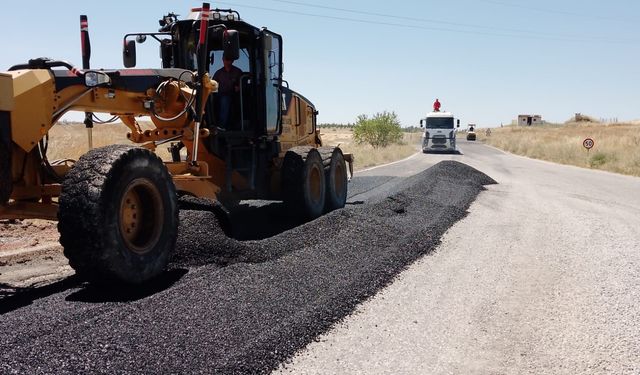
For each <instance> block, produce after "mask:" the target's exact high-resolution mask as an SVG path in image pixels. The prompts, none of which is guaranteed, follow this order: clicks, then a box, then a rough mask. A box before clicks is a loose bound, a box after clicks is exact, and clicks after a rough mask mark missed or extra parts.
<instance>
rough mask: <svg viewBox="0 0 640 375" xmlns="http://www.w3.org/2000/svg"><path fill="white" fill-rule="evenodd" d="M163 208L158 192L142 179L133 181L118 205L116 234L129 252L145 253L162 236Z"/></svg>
mask: <svg viewBox="0 0 640 375" xmlns="http://www.w3.org/2000/svg"><path fill="white" fill-rule="evenodd" d="M163 212H164V205H163V202H162V198H161V195H160V192H159V191H158V189H157V188H156V187H155V186H154V185H153V184H152V183H151V182H149V181H148V180H146V179H136V180H133V181H132V182H131V183H130V184H129V185H128V186H127V188H126V189H125V191H124V194H123V195H122V201H121V202H120V232H121V234H122V238H123V240H124V243H125V245H126V246H127V247H128V248H129V249H130V250H131V251H133V252H135V253H138V254H145V253H147V252H149V251H150V250H151V249H152V248H153V247H154V246H155V244H156V243H157V242H158V239H159V238H160V234H161V232H162V219H163Z"/></svg>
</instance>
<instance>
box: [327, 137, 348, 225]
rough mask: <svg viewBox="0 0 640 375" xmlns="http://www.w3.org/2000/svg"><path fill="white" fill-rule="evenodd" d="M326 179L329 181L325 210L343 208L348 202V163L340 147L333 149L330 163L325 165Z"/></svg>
mask: <svg viewBox="0 0 640 375" xmlns="http://www.w3.org/2000/svg"><path fill="white" fill-rule="evenodd" d="M324 170H325V180H326V183H327V188H326V191H327V197H326V200H325V212H329V211H333V210H337V209H338V208H343V207H344V205H345V204H346V203H347V181H348V179H347V165H346V163H345V161H344V155H343V154H342V150H340V149H339V148H337V147H336V148H335V149H333V152H332V153H331V159H330V160H329V165H328V166H327V165H325V167H324Z"/></svg>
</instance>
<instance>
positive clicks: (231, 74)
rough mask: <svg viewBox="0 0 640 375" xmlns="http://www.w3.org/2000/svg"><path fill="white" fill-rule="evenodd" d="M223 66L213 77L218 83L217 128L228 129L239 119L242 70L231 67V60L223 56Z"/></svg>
mask: <svg viewBox="0 0 640 375" xmlns="http://www.w3.org/2000/svg"><path fill="white" fill-rule="evenodd" d="M222 62H223V64H224V66H223V67H222V68H220V69H218V71H217V72H215V74H214V75H213V80H214V81H216V82H218V100H219V106H218V121H219V122H218V126H219V127H221V128H224V129H230V127H232V126H233V125H234V123H235V122H236V121H238V120H239V118H240V112H239V108H240V105H239V99H240V97H239V92H240V78H241V76H242V70H241V69H240V68H238V67H235V66H234V65H233V60H232V59H230V58H228V57H227V56H224V57H223V58H222Z"/></svg>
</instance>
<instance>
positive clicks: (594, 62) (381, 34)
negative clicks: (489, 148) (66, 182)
mask: <svg viewBox="0 0 640 375" xmlns="http://www.w3.org/2000/svg"><path fill="white" fill-rule="evenodd" d="M211 4H212V7H215V6H219V7H220V8H229V7H232V8H234V9H236V10H238V11H239V12H240V14H241V15H242V17H243V18H244V19H245V20H246V21H248V22H250V23H252V24H254V25H256V26H266V27H268V28H269V29H271V30H273V31H275V32H278V33H280V34H282V35H283V38H284V45H283V48H284V60H285V70H284V74H285V79H287V80H288V81H289V82H290V84H291V86H292V88H294V89H295V90H297V91H299V92H301V93H302V94H303V95H305V96H306V97H308V98H309V99H311V100H312V101H313V102H314V104H315V105H316V106H317V107H318V109H319V111H320V116H319V121H320V122H342V123H346V122H353V121H355V118H356V116H357V115H359V114H361V113H366V114H372V113H375V112H379V111H383V110H388V111H395V112H396V113H398V115H399V117H400V120H401V122H402V123H403V125H404V126H409V125H416V124H417V123H418V120H419V119H420V117H424V115H425V114H426V112H428V111H429V110H430V107H431V103H432V102H433V100H434V99H435V98H436V97H437V98H439V99H440V101H441V102H442V103H443V109H445V110H449V111H452V112H454V114H455V115H456V116H457V117H459V118H460V119H461V122H462V123H463V124H465V123H469V122H475V123H478V124H480V125H481V126H499V125H500V123H505V124H507V123H509V122H510V121H511V120H512V119H514V118H515V117H516V116H517V114H519V113H535V114H541V115H542V116H543V118H544V119H546V120H548V121H557V122H561V121H565V120H567V119H568V118H570V117H571V116H572V115H573V114H574V113H575V112H581V113H584V114H589V115H592V116H595V117H602V118H613V117H617V118H618V119H620V120H632V119H640V105H639V103H638V102H639V100H638V99H640V63H639V62H640V2H639V1H632V0H618V1H591V0H586V1H577V0H566V1H550V0H538V1H535V2H532V1H523V0H520V1H515V0H512V1H510V0H449V1H440V2H436V1H431V0H424V1H409V0H407V1H403V0H397V1H395V2H392V3H391V2H378V1H364V0H352V1H338V0H322V1H321V0H291V1H289V0H239V1H232V0H229V1H224V2H222V1H220V2H214V1H211ZM199 5H201V3H198V2H186V1H168V0H155V1H115V0H114V1H105V2H96V1H82V2H81V1H73V0H71V1H60V2H57V1H56V2H53V1H29V2H27V1H23V2H17V1H10V2H4V3H3V11H4V12H3V13H4V15H5V17H3V29H4V30H5V32H4V33H3V36H2V39H1V40H2V50H3V53H2V54H1V55H0V69H2V70H5V69H7V68H8V67H10V66H11V65H14V64H17V63H22V62H26V61H27V60H28V59H29V58H33V57H39V56H47V57H51V58H56V59H64V60H68V61H70V62H72V63H75V64H76V65H78V66H80V65H81V56H80V41H79V15H80V14H87V15H88V17H89V29H90V33H91V43H92V50H93V51H92V67H95V68H98V67H104V68H117V67H122V58H121V48H122V36H123V35H124V34H125V33H127V32H137V31H157V28H158V22H157V20H158V19H159V18H160V17H161V16H162V15H163V14H165V13H167V12H169V11H173V12H176V13H178V14H180V15H183V16H186V14H187V13H188V10H189V8H190V7H193V6H199ZM381 14H384V15H386V16H380V15H381ZM145 47H146V48H141V49H139V51H138V67H145V66H147V67H157V66H159V58H158V52H157V50H156V49H155V45H153V44H152V43H149V42H148V43H146V44H145ZM78 118H79V117H78Z"/></svg>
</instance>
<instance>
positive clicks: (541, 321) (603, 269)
mask: <svg viewBox="0 0 640 375" xmlns="http://www.w3.org/2000/svg"><path fill="white" fill-rule="evenodd" d="M461 150H462V152H463V154H464V155H462V156H445V157H444V158H452V159H459V160H461V161H463V162H465V163H467V164H469V165H471V166H473V167H475V168H477V169H478V170H480V171H483V172H485V173H486V174H488V175H489V176H491V177H492V178H494V179H495V180H496V181H498V183H499V184H498V185H491V186H489V187H488V190H487V191H485V192H482V193H481V194H480V196H479V197H478V199H477V200H476V201H475V202H474V204H473V205H472V206H471V208H470V214H469V215H468V216H467V217H466V218H465V219H463V220H461V221H459V222H458V223H457V224H455V225H454V226H453V227H452V228H450V229H449V231H448V232H447V233H446V234H445V236H444V237H443V242H442V244H441V245H440V246H439V247H438V248H437V250H436V252H435V254H433V255H429V256H425V257H423V258H422V259H421V260H419V261H417V262H416V263H414V264H413V265H412V266H411V267H410V268H409V269H408V270H406V271H405V272H403V273H402V274H401V275H400V276H399V277H398V278H397V279H396V281H395V282H394V283H393V284H392V285H390V286H389V287H387V288H386V289H384V290H383V291H382V292H381V293H378V294H377V295H376V296H375V297H373V298H372V299H370V300H369V301H367V302H365V303H364V304H362V305H360V306H359V307H358V309H357V311H356V313H355V314H353V315H351V316H350V317H349V318H347V319H345V320H344V322H343V323H342V324H340V325H338V326H337V327H334V328H333V329H332V330H331V331H330V332H329V333H327V334H325V335H323V336H321V337H320V338H319V340H318V341H317V342H314V343H312V344H311V345H309V346H308V347H307V348H306V349H305V350H304V351H302V352H300V353H299V354H298V355H297V356H296V357H295V358H294V359H293V361H292V363H289V364H287V365H286V367H281V369H280V371H281V372H283V373H290V372H291V373H301V374H321V373H345V374H346V373H367V374H375V373H389V374H400V373H407V374H450V373H451V374H525V373H527V374H578V373H588V374H602V373H615V374H638V373H640V303H638V301H640V231H639V230H638V228H640V178H632V177H626V176H620V175H615V174H610V173H606V172H599V171H590V170H585V169H580V168H575V167H569V166H560V165H556V164H551V163H546V162H541V161H535V160H531V159H526V158H521V157H517V156H513V155H510V154H505V153H503V152H500V151H498V150H495V149H493V148H490V147H487V146H484V145H481V144H475V143H464V142H462V144H461ZM442 158H443V157H442V156H435V155H416V156H415V157H414V158H412V159H411V160H410V162H411V163H414V165H422V164H429V163H433V162H434V161H436V160H440V159H442ZM406 165H407V164H405V163H401V164H397V165H395V168H393V169H394V170H396V171H402V170H404V168H405V166H406Z"/></svg>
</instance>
